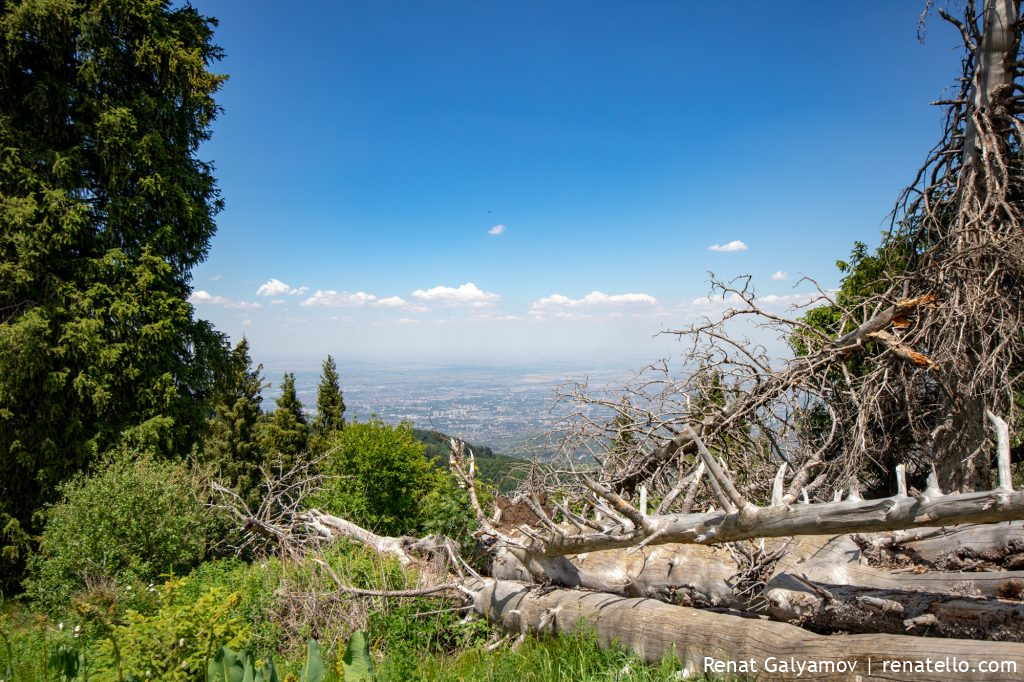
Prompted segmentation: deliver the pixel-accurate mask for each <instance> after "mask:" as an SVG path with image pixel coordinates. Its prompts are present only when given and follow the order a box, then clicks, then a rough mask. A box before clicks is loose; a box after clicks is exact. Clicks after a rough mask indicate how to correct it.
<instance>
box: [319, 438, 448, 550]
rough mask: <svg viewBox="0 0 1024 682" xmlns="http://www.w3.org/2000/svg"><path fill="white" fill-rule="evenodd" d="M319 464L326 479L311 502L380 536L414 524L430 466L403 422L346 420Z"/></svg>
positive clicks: (405, 531) (419, 444) (401, 531)
mask: <svg viewBox="0 0 1024 682" xmlns="http://www.w3.org/2000/svg"><path fill="white" fill-rule="evenodd" d="M321 468H322V470H323V473H324V474H326V475H327V476H328V477H329V483H328V485H327V487H326V488H325V490H324V491H323V492H322V493H321V494H320V495H319V496H318V497H317V498H315V499H314V500H312V502H313V504H315V505H319V506H322V507H323V508H325V509H326V510H328V511H330V512H331V513H333V514H337V515H339V516H344V517H345V518H347V519H350V520H352V521H353V522H355V523H358V524H359V525H361V526H365V527H368V528H371V529H373V530H375V531H376V532H378V533H383V534H386V535H401V534H403V533H408V532H411V531H413V530H414V529H415V528H416V525H417V521H418V519H419V501H420V498H421V497H422V496H423V495H424V493H425V492H427V490H428V489H429V487H430V478H431V477H430V474H431V466H430V463H429V462H428V461H427V458H426V457H425V456H424V454H423V444H422V443H420V442H419V441H417V440H416V439H415V438H414V437H413V434H412V427H411V426H410V425H409V424H399V425H398V426H391V425H389V424H385V423H384V422H382V421H380V420H379V419H376V418H373V419H371V420H370V421H367V422H352V423H351V424H348V425H346V426H345V429H344V430H343V431H340V432H338V435H337V437H336V439H335V440H334V441H333V442H332V443H331V445H330V447H329V452H328V454H327V456H326V457H325V459H324V461H323V462H322V463H321Z"/></svg>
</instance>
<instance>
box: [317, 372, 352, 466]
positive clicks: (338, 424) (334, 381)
mask: <svg viewBox="0 0 1024 682" xmlns="http://www.w3.org/2000/svg"><path fill="white" fill-rule="evenodd" d="M344 428H345V398H344V396H343V394H342V392H341V386H340V384H339V378H338V366H337V364H335V362H334V358H333V357H331V356H330V355H328V356H327V359H326V360H324V364H323V373H322V374H321V376H320V387H319V388H318V390H317V395H316V417H315V418H314V419H313V424H312V426H311V429H310V431H311V433H310V436H311V438H310V448H311V449H312V450H313V451H314V452H323V450H324V449H325V448H326V447H327V443H328V442H329V440H330V438H331V436H332V435H334V434H336V433H337V432H338V431H341V430H342V429H344Z"/></svg>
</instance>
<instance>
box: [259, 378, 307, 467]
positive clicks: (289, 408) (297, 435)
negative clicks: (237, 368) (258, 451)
mask: <svg viewBox="0 0 1024 682" xmlns="http://www.w3.org/2000/svg"><path fill="white" fill-rule="evenodd" d="M262 432H263V433H262V436H263V437H262V441H263V448H264V450H265V451H266V455H267V457H269V458H270V461H271V463H272V464H273V465H274V467H275V468H277V467H278V466H280V467H281V468H282V469H287V468H288V467H290V466H291V465H292V464H294V463H295V462H296V461H297V459H298V458H299V457H300V456H302V455H303V454H304V453H305V452H306V446H307V444H308V440H309V426H308V425H307V424H306V415H305V414H303V412H302V403H301V402H300V401H299V396H298V395H297V394H296V392H295V375H294V374H292V373H291V372H285V374H284V377H283V378H282V379H281V395H279V396H278V397H277V409H275V410H274V412H273V414H271V415H270V418H269V419H268V420H267V421H266V422H264V424H263V429H262Z"/></svg>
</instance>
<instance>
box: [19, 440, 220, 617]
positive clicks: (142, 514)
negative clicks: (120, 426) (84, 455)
mask: <svg viewBox="0 0 1024 682" xmlns="http://www.w3.org/2000/svg"><path fill="white" fill-rule="evenodd" d="M61 493H62V499H61V501H60V502H58V503H57V504H55V505H54V506H52V507H50V508H49V509H48V510H47V512H46V514H47V523H46V527H45V529H44V531H43V535H42V537H41V539H40V544H39V551H38V552H37V553H36V554H35V555H34V556H33V557H32V560H31V564H30V569H31V574H30V578H29V580H27V581H26V587H27V590H28V593H29V595H30V597H31V598H33V599H34V600H35V601H36V603H37V604H38V605H40V606H42V607H43V608H44V609H46V610H48V611H50V612H55V611H57V610H59V609H60V608H61V607H63V606H66V605H67V604H68V603H69V601H70V598H71V596H72V595H73V594H74V593H75V592H77V591H79V590H81V589H83V588H85V587H86V586H87V585H106V586H110V587H113V588H118V589H120V590H122V591H127V592H130V591H131V589H130V588H132V587H133V586H136V593H138V589H137V586H139V585H141V586H142V588H143V590H144V589H145V586H146V584H147V583H152V582H154V581H157V580H158V579H159V578H160V576H161V575H166V574H170V573H183V572H187V571H188V570H189V569H191V568H192V567H194V566H196V565H197V564H198V563H199V562H200V561H201V560H202V558H203V556H204V554H205V552H206V548H207V544H208V536H209V535H210V534H211V532H212V529H213V527H214V526H213V523H214V516H213V515H211V514H210V513H209V510H208V509H205V508H204V504H203V501H202V500H203V498H202V497H201V495H202V486H201V482H200V480H199V478H198V476H196V475H195V474H194V473H193V472H192V471H191V470H190V469H189V468H188V467H187V466H186V465H185V464H183V463H180V462H178V463H175V462H162V461H156V460H154V459H152V458H150V457H148V456H141V457H136V458H128V457H122V458H120V459H113V458H108V459H107V460H106V461H105V462H104V463H103V464H102V465H100V466H99V467H98V468H97V469H96V470H95V471H94V472H93V473H92V474H91V475H88V476H84V475H79V476H77V477H75V478H73V479H72V480H70V481H69V482H67V483H65V484H64V485H63V486H62V487H61Z"/></svg>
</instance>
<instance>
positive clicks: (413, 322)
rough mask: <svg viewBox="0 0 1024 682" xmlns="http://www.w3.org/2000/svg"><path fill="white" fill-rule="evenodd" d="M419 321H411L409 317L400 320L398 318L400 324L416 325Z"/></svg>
mask: <svg viewBox="0 0 1024 682" xmlns="http://www.w3.org/2000/svg"><path fill="white" fill-rule="evenodd" d="M417 321H418V320H413V319H410V318H408V317H400V318H398V324H416V322H417Z"/></svg>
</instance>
